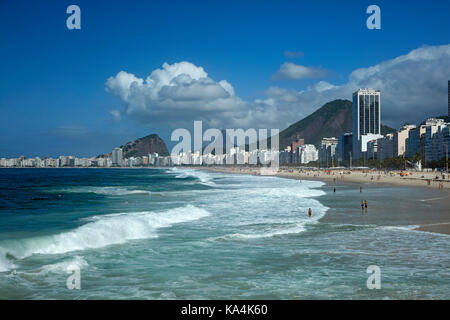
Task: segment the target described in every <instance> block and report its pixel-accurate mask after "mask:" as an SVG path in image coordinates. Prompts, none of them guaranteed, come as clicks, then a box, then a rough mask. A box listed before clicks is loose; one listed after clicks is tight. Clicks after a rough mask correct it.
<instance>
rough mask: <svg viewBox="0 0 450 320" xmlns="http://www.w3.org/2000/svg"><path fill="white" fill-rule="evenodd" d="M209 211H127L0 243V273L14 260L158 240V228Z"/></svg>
mask: <svg viewBox="0 0 450 320" xmlns="http://www.w3.org/2000/svg"><path fill="white" fill-rule="evenodd" d="M208 215H209V212H208V211H206V210H205V209H202V208H197V207H194V206H192V205H188V206H185V207H179V208H175V209H170V210H167V211H163V212H151V211H145V212H128V213H117V214H108V215H101V216H94V217H92V218H93V221H92V222H89V223H86V224H84V225H82V226H80V227H78V228H76V229H74V230H72V231H68V232H63V233H60V234H56V235H51V236H42V237H36V238H28V239H21V240H10V241H3V242H1V243H0V271H7V270H10V269H11V268H14V267H15V266H14V264H13V261H12V260H13V259H23V258H26V257H29V256H31V255H33V254H62V253H66V252H71V251H80V250H88V249H96V248H101V247H105V246H108V245H116V244H123V243H126V242H128V241H130V240H137V239H149V238H156V237H158V234H157V230H158V229H159V228H164V227H170V226H171V225H173V224H177V223H183V222H189V221H194V220H197V219H201V218H204V217H206V216H208Z"/></svg>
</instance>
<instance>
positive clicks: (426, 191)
mask: <svg viewBox="0 0 450 320" xmlns="http://www.w3.org/2000/svg"><path fill="white" fill-rule="evenodd" d="M192 169H203V170H210V171H215V172H222V173H234V174H252V175H259V174H260V172H259V169H257V168H241V167H208V168H205V167H192ZM295 171H297V172H295ZM346 171H347V172H348V170H346ZM392 174H393V175H392ZM422 175H424V176H425V177H426V178H430V179H431V178H432V177H435V176H436V174H435V173H413V175H412V176H408V178H401V177H400V176H399V175H398V174H394V173H388V174H384V173H383V174H378V173H374V172H372V173H370V172H369V173H367V174H366V173H362V172H357V171H353V172H351V173H350V174H339V173H338V172H335V173H334V175H333V174H332V173H331V174H326V173H325V172H323V171H322V172H317V171H315V172H314V171H311V172H298V169H297V170H294V172H289V171H284V170H282V171H280V172H278V173H277V174H276V176H278V177H282V178H288V179H297V180H300V182H299V183H301V180H319V181H323V182H325V183H326V185H325V186H324V187H323V188H324V190H325V191H326V192H327V194H326V195H325V196H321V198H320V201H321V202H322V203H323V204H324V205H326V206H327V207H329V208H330V209H329V211H328V212H327V214H326V215H325V217H324V218H322V219H321V221H322V222H325V223H326V222H333V223H342V224H347V223H348V224H374V225H380V226H392V227H402V228H403V227H405V228H411V229H414V230H418V231H425V232H433V233H441V234H449V235H450V189H449V187H450V183H449V182H447V181H445V182H444V181H431V183H430V184H428V181H427V180H424V179H421V178H420V177H421V176H422ZM372 176H373V179H372ZM378 176H380V178H378ZM439 183H442V184H443V188H439ZM360 188H362V189H360ZM334 189H336V192H334ZM361 191H362V192H361ZM361 200H367V202H368V209H367V210H365V209H361Z"/></svg>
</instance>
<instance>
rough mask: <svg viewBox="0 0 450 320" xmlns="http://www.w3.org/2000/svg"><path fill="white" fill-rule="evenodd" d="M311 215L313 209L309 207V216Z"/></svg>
mask: <svg viewBox="0 0 450 320" xmlns="http://www.w3.org/2000/svg"><path fill="white" fill-rule="evenodd" d="M311 215H312V210H311V208H309V210H308V217H310V218H311Z"/></svg>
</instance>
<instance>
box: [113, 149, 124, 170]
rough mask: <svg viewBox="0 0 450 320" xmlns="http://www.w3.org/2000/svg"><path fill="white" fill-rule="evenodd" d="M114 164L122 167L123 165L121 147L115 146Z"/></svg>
mask: <svg viewBox="0 0 450 320" xmlns="http://www.w3.org/2000/svg"><path fill="white" fill-rule="evenodd" d="M112 165H113V166H117V167H121V166H122V165H123V153H122V149H121V148H114V149H113V151H112Z"/></svg>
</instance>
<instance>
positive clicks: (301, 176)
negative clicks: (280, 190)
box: [188, 166, 450, 235]
mask: <svg viewBox="0 0 450 320" xmlns="http://www.w3.org/2000/svg"><path fill="white" fill-rule="evenodd" d="M188 168H189V169H197V170H205V171H211V172H220V173H230V174H247V175H259V172H258V169H256V168H240V167H195V166H192V167H188ZM420 174H422V173H420ZM433 174H435V173H433ZM373 175H374V176H375V174H373ZM273 176H275V177H279V178H285V179H295V180H310V181H321V182H324V183H325V185H324V187H331V186H333V187H334V186H336V187H339V186H340V187H350V188H355V189H357V190H358V189H359V188H360V187H362V189H363V190H364V191H367V190H370V189H374V188H386V187H393V188H396V187H403V188H418V189H425V190H427V191H428V192H431V193H432V194H433V195H435V196H433V197H432V198H430V199H424V200H421V201H423V202H427V203H433V204H435V207H439V208H441V210H440V211H439V212H440V213H442V215H441V216H440V219H439V221H437V222H434V223H427V222H426V221H422V222H421V223H419V224H418V227H416V228H414V229H413V230H415V231H419V232H431V233H437V234H444V235H450V190H449V187H450V186H449V183H447V184H445V183H444V186H445V187H444V188H443V189H439V188H438V183H439V182H442V181H437V182H436V181H435V184H433V183H431V184H430V185H428V183H427V180H417V181H415V180H412V181H411V180H409V179H407V178H406V179H405V178H400V177H397V176H393V177H391V176H389V177H386V176H384V177H382V178H380V179H379V180H377V179H376V178H374V179H373V180H371V174H370V173H369V174H367V175H366V174H361V173H359V174H354V172H352V173H351V174H348V175H344V176H343V175H336V174H335V175H333V174H325V173H324V172H323V171H322V172H316V173H315V174H314V173H312V172H308V173H306V172H303V173H299V172H286V171H282V172H278V173H277V174H275V175H273ZM342 176H343V178H342ZM418 182H419V183H418ZM326 192H327V191H326ZM327 194H328V192H327ZM325 205H327V204H325ZM446 213H447V214H446ZM414 214H417V213H414ZM410 215H413V213H410ZM326 216H327V215H325V216H324V217H323V218H321V220H322V219H324V218H325V217H326ZM342 223H345V221H342Z"/></svg>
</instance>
